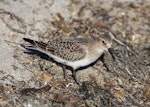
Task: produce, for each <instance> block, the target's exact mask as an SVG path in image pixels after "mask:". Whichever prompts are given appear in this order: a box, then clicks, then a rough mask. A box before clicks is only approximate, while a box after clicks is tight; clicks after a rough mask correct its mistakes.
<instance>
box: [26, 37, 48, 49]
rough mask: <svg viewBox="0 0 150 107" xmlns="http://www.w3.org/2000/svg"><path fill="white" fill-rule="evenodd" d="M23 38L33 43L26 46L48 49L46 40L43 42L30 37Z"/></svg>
mask: <svg viewBox="0 0 150 107" xmlns="http://www.w3.org/2000/svg"><path fill="white" fill-rule="evenodd" d="M23 40H25V41H26V42H29V43H30V44H31V45H28V46H25V47H26V48H36V47H38V48H41V49H43V50H45V49H46V45H47V44H46V43H44V42H41V41H35V40H31V39H28V38H23Z"/></svg>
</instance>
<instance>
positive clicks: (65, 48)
mask: <svg viewBox="0 0 150 107" xmlns="http://www.w3.org/2000/svg"><path fill="white" fill-rule="evenodd" d="M46 50H47V51H48V52H50V53H51V54H53V55H55V56H58V57H60V58H63V59H65V60H68V61H77V60H80V59H82V58H84V57H85V55H86V52H85V50H84V49H83V47H82V46H81V45H80V44H78V43H76V42H74V41H68V40H55V41H51V42H49V44H48V45H47V46H46Z"/></svg>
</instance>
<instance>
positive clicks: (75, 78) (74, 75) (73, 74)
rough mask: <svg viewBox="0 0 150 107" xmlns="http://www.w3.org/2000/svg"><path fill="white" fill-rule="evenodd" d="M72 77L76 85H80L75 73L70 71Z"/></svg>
mask: <svg viewBox="0 0 150 107" xmlns="http://www.w3.org/2000/svg"><path fill="white" fill-rule="evenodd" d="M72 77H73V79H74V80H75V82H76V83H77V84H78V85H80V82H79V80H78V79H77V76H76V71H75V70H72Z"/></svg>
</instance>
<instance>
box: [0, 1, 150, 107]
mask: <svg viewBox="0 0 150 107" xmlns="http://www.w3.org/2000/svg"><path fill="white" fill-rule="evenodd" d="M124 1H125V2H121V1H120V0H112V1H109V2H108V1H107V2H108V3H105V1H104V0H91V1H90V0H88V1H84V2H83V1H82V2H81V1H80V0H77V1H76V0H72V1H71V2H70V3H69V5H67V7H66V9H68V13H71V14H72V17H71V16H70V18H69V19H67V18H65V17H64V16H65V15H64V14H63V13H60V12H57V13H56V14H54V15H53V17H52V19H53V20H49V19H44V20H34V21H33V22H32V23H30V24H29V22H26V21H25V20H24V19H23V17H22V18H20V17H19V16H18V15H17V14H15V12H11V11H7V10H5V9H0V21H2V22H1V23H4V24H5V25H6V28H7V29H9V30H10V31H11V32H13V33H14V34H11V35H9V36H11V37H9V38H8V39H6V40H5V42H6V43H7V45H9V46H11V47H12V48H14V55H13V58H14V59H15V60H16V61H18V62H19V64H20V66H21V67H22V68H19V67H20V66H18V65H15V64H13V65H12V66H13V69H14V70H15V71H17V70H20V72H27V71H28V72H30V73H31V74H30V78H29V79H28V80H24V81H23V80H22V81H18V80H17V79H16V78H15V77H14V76H13V75H11V74H7V73H6V71H3V70H1V69H0V75H1V76H0V80H1V82H0V106H2V107H12V106H18V107H26V106H28V105H31V106H33V107H34V106H36V107H42V106H44V107H48V106H53V107H63V106H66V107H149V106H150V57H149V56H150V14H149V12H150V11H149V7H150V2H149V1H148V0H143V1H142V0H140V1H139V2H138V1H136V0H133V2H128V0H127V1H126V0H124ZM1 2H2V1H1ZM1 2H0V3H1ZM42 4H44V3H42ZM42 4H41V5H42ZM54 4H55V2H54V1H53V2H52V4H51V5H48V6H50V7H51V6H53V5H54ZM48 6H46V8H47V9H48V8H49V7H48ZM50 26H51V27H50ZM93 28H95V29H97V30H99V31H100V32H101V33H102V34H103V33H108V34H109V35H111V36H112V39H113V46H112V48H111V50H110V53H107V52H106V53H104V55H103V56H102V57H101V58H100V60H98V61H97V62H96V63H95V64H94V65H91V67H89V68H87V69H83V70H81V71H79V72H78V76H79V77H80V79H81V81H82V85H81V86H80V87H79V86H78V85H76V84H75V83H74V81H73V80H72V78H71V73H70V71H69V70H67V73H68V74H67V75H69V76H68V79H69V83H67V82H66V81H65V80H64V78H63V72H62V68H61V67H60V66H59V64H56V63H55V62H54V61H53V60H52V59H50V58H49V57H48V56H46V55H43V54H42V53H39V52H32V51H31V52H25V53H23V52H24V50H23V48H22V47H19V45H20V44H21V43H23V42H22V41H21V39H22V38H23V37H26V36H28V37H31V38H32V37H35V38H38V39H39V40H43V41H51V40H54V39H57V38H67V37H80V36H86V37H89V36H91V29H93ZM4 34H5V33H4ZM0 36H2V35H0ZM18 38H21V39H20V41H19V42H17V41H16V40H17V39H18ZM7 81H9V84H8V83H6V84H5V82H7Z"/></svg>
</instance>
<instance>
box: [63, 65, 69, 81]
mask: <svg viewBox="0 0 150 107" xmlns="http://www.w3.org/2000/svg"><path fill="white" fill-rule="evenodd" d="M62 69H63V73H64V74H63V75H64V79H65V80H66V81H68V80H67V75H66V66H65V65H63V66H62Z"/></svg>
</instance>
